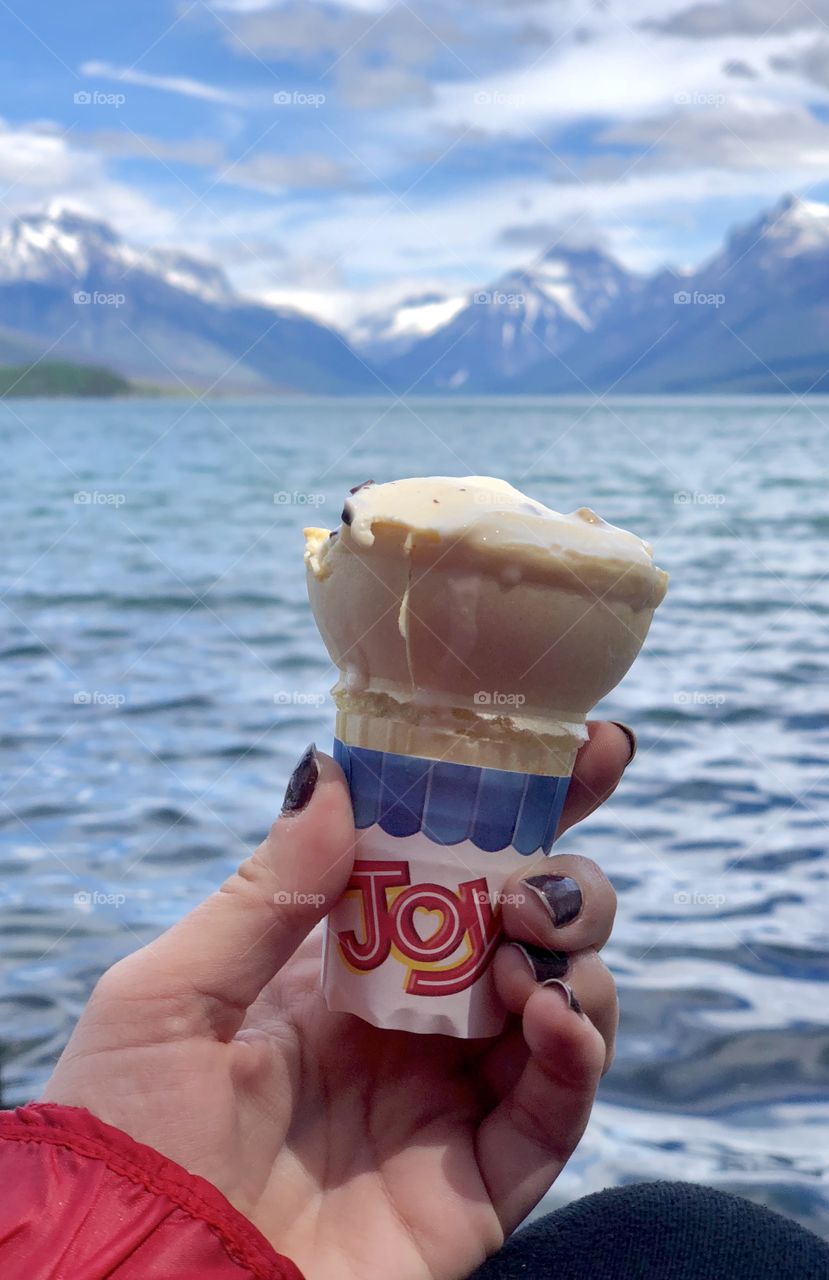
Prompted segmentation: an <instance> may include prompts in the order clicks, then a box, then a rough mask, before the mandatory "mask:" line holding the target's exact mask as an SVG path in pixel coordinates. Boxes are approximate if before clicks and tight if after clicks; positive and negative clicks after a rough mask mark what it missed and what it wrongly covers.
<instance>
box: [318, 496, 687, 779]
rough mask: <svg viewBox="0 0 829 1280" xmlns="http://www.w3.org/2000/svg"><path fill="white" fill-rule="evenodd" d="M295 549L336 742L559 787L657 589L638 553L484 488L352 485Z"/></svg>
mask: <svg viewBox="0 0 829 1280" xmlns="http://www.w3.org/2000/svg"><path fill="white" fill-rule="evenodd" d="M305 537H306V550H305V561H306V565H307V568H308V590H309V595H310V600H311V607H312V609H313V612H314V617H315V619H316V622H317V625H318V627H319V630H320V633H321V635H322V638H323V640H324V642H325V644H326V647H327V649H328V652H329V654H330V655H331V658H332V660H333V662H334V663H335V664H336V666H337V667H338V669H339V672H340V678H339V680H338V682H337V685H336V686H335V689H334V699H335V702H336V704H337V709H338V713H337V736H338V737H339V738H341V739H342V740H343V741H346V742H349V743H352V744H354V745H357V746H364V747H370V748H375V749H379V750H383V751H393V752H402V753H403V754H407V755H418V756H426V757H432V758H448V759H451V760H453V761H455V762H456V763H464V764H475V765H486V766H490V767H494V768H501V769H517V770H525V771H527V772H532V773H541V774H545V773H546V774H551V775H559V774H562V773H569V772H570V769H571V768H572V763H573V759H574V757H575V753H576V751H577V750H578V748H579V746H580V745H581V743H582V742H583V741H585V739H586V728H585V719H586V716H587V714H588V712H589V711H590V709H591V708H592V707H593V706H594V705H595V704H596V703H597V702H598V701H599V699H600V698H602V697H603V696H604V695H605V694H607V693H608V692H609V691H610V690H611V689H612V688H614V687H615V685H617V684H618V683H619V681H620V680H621V679H622V677H623V676H624V674H625V673H626V671H627V670H628V668H629V667H630V666H631V664H632V662H633V661H634V659H635V657H636V655H637V654H638V652H639V650H640V648H641V646H642V643H643V641H644V639H645V636H646V634H647V631H648V628H649V626H650V623H651V619H652V617H653V612H654V609H655V608H656V607H657V605H658V604H659V603H660V601H661V600H662V598H663V596H664V594H665V590H666V587H667V574H666V573H664V572H663V571H662V570H661V569H658V568H657V567H656V566H655V565H654V563H653V554H652V549H651V547H650V546H649V544H648V543H647V542H644V541H643V540H642V539H641V538H638V537H636V535H634V534H632V533H628V532H627V531H626V530H624V529H620V528H617V527H616V526H615V525H611V524H608V523H606V522H605V521H604V520H602V518H601V517H600V516H598V515H597V514H596V513H595V512H594V511H591V510H590V509H589V508H588V507H580V508H579V509H578V510H577V511H574V512H572V513H570V514H568V515H563V514H561V513H560V512H558V511H554V510H552V509H551V508H549V507H546V506H544V505H543V504H542V503H540V502H537V501H535V500H534V499H532V498H529V497H527V496H525V495H524V494H522V493H520V492H519V491H518V490H517V489H514V488H513V487H512V486H511V485H509V484H507V483H506V482H505V481H503V480H498V479H494V478H491V477H487V476H462V477H454V476H432V477H428V478H422V479H407V480H393V481H390V482H388V483H386V484H374V483H372V482H368V483H366V484H364V485H361V486H358V487H357V488H356V489H355V490H354V491H353V492H352V493H351V494H350V495H349V496H348V498H347V499H346V502H345V505H344V507H343V513H342V524H341V525H340V528H339V529H338V530H337V531H336V532H334V533H329V532H328V531H327V530H324V529H307V530H306V531H305Z"/></svg>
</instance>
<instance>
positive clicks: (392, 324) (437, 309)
mask: <svg viewBox="0 0 829 1280" xmlns="http://www.w3.org/2000/svg"><path fill="white" fill-rule="evenodd" d="M467 301H468V299H467V298H466V297H465V296H464V295H463V294H460V295H458V294H455V295H451V294H445V293H437V292H434V291H432V292H431V293H421V294H416V295H415V296H414V297H410V298H405V299H404V300H403V301H402V302H399V303H398V304H397V306H395V307H393V308H392V309H391V311H379V312H372V313H370V314H369V315H367V316H362V317H361V318H360V319H359V320H358V321H357V322H356V323H355V324H354V326H353V327H352V329H351V331H350V334H349V337H350V338H351V341H352V343H353V345H354V346H355V347H356V349H357V350H358V351H359V352H360V354H361V355H363V356H365V358H366V359H367V360H370V361H378V362H379V363H387V362H388V361H389V360H391V359H392V358H393V357H396V356H402V355H404V354H405V353H406V352H407V351H411V349H412V347H414V346H416V345H417V343H418V342H420V341H421V339H423V338H425V337H428V335H429V334H430V333H434V332H435V331H436V330H437V329H442V328H443V326H444V325H446V324H448V323H449V321H450V320H452V319H453V318H454V317H455V316H456V315H457V313H458V312H459V311H460V310H461V309H462V308H463V307H465V306H466V304H467Z"/></svg>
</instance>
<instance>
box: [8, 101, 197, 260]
mask: <svg viewBox="0 0 829 1280" xmlns="http://www.w3.org/2000/svg"><path fill="white" fill-rule="evenodd" d="M0 188H2V190H3V212H4V213H9V214H13V213H24V212H30V211H31V210H32V209H42V208H43V207H45V206H46V205H47V204H48V203H50V202H51V201H52V200H54V199H61V200H66V201H68V202H69V203H71V204H72V206H73V207H75V208H77V209H78V210H80V211H81V212H83V213H86V214H89V215H90V216H91V217H95V218H98V219H104V220H105V221H109V222H112V223H114V224H115V225H116V226H117V227H118V228H119V229H120V230H122V231H124V232H125V233H127V234H135V235H138V234H140V235H141V236H142V237H144V238H147V237H148V236H155V235H164V234H166V233H168V232H169V231H170V229H171V228H172V227H173V226H174V225H175V220H174V218H173V216H172V215H171V214H170V213H169V212H168V211H166V210H164V209H162V208H159V206H158V205H156V204H155V203H154V202H153V201H152V200H151V199H150V198H149V197H148V196H146V195H145V194H144V193H143V192H141V191H140V190H138V189H136V188H135V187H133V186H130V185H128V184H127V183H123V182H120V181H117V180H115V179H113V178H111V177H110V175H109V174H108V173H107V171H106V166H105V164H104V162H103V160H102V157H101V156H100V154H99V153H98V152H96V151H92V150H86V149H84V148H82V147H78V146H76V145H75V144H74V142H73V140H72V135H71V132H69V133H65V134H61V133H60V132H59V131H58V128H57V126H56V125H54V124H53V123H51V122H48V121H47V122H41V123H39V124H34V125H12V124H9V123H7V122H5V121H2V120H0Z"/></svg>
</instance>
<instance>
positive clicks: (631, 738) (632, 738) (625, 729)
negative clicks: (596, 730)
mask: <svg viewBox="0 0 829 1280" xmlns="http://www.w3.org/2000/svg"><path fill="white" fill-rule="evenodd" d="M610 723H611V724H615V726H616V728H617V729H621V730H622V733H624V734H625V735H626V737H627V740H628V743H629V744H630V755H629V756H628V764H630V762H631V760H632V759H633V757H634V756H635V755H636V734H635V733H634V731H633V729H631V727H630V725H629V724H623V723H622V721H621V720H611V722H610Z"/></svg>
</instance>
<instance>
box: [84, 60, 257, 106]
mask: <svg viewBox="0 0 829 1280" xmlns="http://www.w3.org/2000/svg"><path fill="white" fill-rule="evenodd" d="M80 74H81V75H82V76H86V77H87V78H91V77H93V76H94V77H97V78H98V79H99V80H107V81H116V82H117V83H118V84H135V85H140V86H141V88H145V89H160V90H161V91H162V92H164V93H177V94H179V95H180V96H182V97H185V98H198V99H200V100H201V101H202V102H213V103H216V104H217V105H218V106H224V107H250V106H256V105H259V106H262V105H263V104H264V103H265V102H267V101H268V100H269V95H268V94H267V93H266V92H264V91H263V92H262V93H260V94H257V95H254V94H251V93H244V92H242V91H239V90H231V89H221V88H219V87H218V86H217V85H212V84H206V83H205V82H204V81H203V80H192V79H191V78H190V77H189V76H159V75H154V74H152V73H151V72H149V71H138V70H137V69H136V68H135V67H116V66H113V65H112V63H110V62H84V63H83V65H82V66H81V68H80ZM270 97H271V98H272V94H271V95H270Z"/></svg>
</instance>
